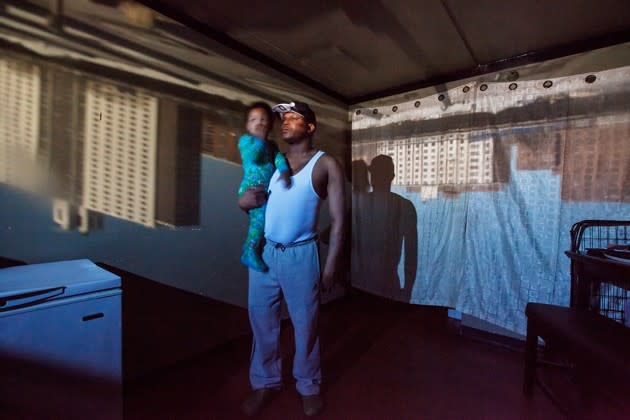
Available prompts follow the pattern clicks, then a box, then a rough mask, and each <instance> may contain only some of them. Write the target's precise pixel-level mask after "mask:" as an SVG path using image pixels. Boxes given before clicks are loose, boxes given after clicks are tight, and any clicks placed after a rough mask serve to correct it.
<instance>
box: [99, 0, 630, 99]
mask: <svg viewBox="0 0 630 420" xmlns="http://www.w3.org/2000/svg"><path fill="white" fill-rule="evenodd" d="M102 1H106V0H102ZM109 1H110V2H111V0H109ZM114 2H115V1H114ZM142 2H143V3H145V4H147V5H150V6H152V7H154V8H156V9H157V10H159V11H161V12H162V13H164V14H166V15H169V16H170V17H173V18H175V19H177V20H180V21H183V22H184V23H186V24H187V25H194V26H195V27H196V28H199V29H205V30H206V33H208V34H211V35H212V36H214V37H216V38H218V39H220V40H223V42H225V43H227V44H229V45H232V46H236V47H237V48H240V50H241V51H245V52H246V53H248V54H249V55H250V56H255V57H257V58H258V59H260V60H262V61H264V62H266V63H267V64H269V63H271V64H272V65H274V66H275V67H276V68H281V69H282V70H283V71H286V72H291V73H293V74H296V75H298V77H300V78H302V79H304V80H307V81H309V82H311V84H316V85H318V86H319V87H321V88H322V89H324V90H327V91H328V93H332V94H333V95H336V96H337V97H340V98H342V99H343V100H344V101H345V102H347V103H356V102H359V101H360V100H363V99H369V98H376V97H379V96H384V95H386V94H389V93H397V92H402V91H405V90H410V89H413V88H417V87H422V86H427V85H433V84H438V83H441V82H445V81H450V80H454V79H458V78H462V77H466V76H471V75H475V74H481V73H485V72H489V71H496V70H499V69H502V68H505V67H508V66H515V65H518V64H523V63H527V62H530V61H538V60H541V59H546V58H555V57H559V56H563V55H568V54H571V53H575V52H580V51H584V50H588V49H593V48H595V47H601V46H606V45H611V44H614V43H619V42H622V41H628V40H630V2H629V1H627V0H601V1H596V2H594V1H585V0H549V1H522V0H521V1H517V0H478V1H469V0H421V1H417V0H388V1H384V0H369V1H353V0H346V1H343V0H337V1H313V2H296V1H294V0H275V1H266V2H263V1H251V0H231V1H206V2H200V1H196V0H143V1H142Z"/></svg>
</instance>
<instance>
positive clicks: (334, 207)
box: [322, 156, 345, 290]
mask: <svg viewBox="0 0 630 420" xmlns="http://www.w3.org/2000/svg"><path fill="white" fill-rule="evenodd" d="M326 170H327V174H328V176H327V178H328V184H327V188H326V191H327V194H328V205H329V210H330V219H331V220H330V242H329V245H328V256H327V258H326V265H325V266H324V271H323V273H322V287H323V288H324V290H328V289H330V288H331V287H332V286H333V284H334V281H335V277H336V275H337V271H338V268H339V265H340V264H339V263H340V261H339V258H340V257H341V251H342V243H343V240H344V238H343V232H344V228H345V227H344V224H345V217H344V212H345V204H344V200H345V194H344V175H343V170H342V169H341V165H339V162H337V160H336V159H335V158H333V157H332V156H330V157H329V158H328V159H326Z"/></svg>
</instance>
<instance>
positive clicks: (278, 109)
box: [271, 102, 304, 117]
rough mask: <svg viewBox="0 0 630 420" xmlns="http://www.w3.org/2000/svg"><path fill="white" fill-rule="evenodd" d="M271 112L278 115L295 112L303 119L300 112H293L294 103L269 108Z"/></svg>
mask: <svg viewBox="0 0 630 420" xmlns="http://www.w3.org/2000/svg"><path fill="white" fill-rule="evenodd" d="M271 110H272V111H273V112H277V113H279V114H280V115H284V114H285V113H286V112H295V113H296V114H298V115H300V116H302V117H304V115H302V114H301V113H300V112H298V111H296V110H295V102H289V103H288V104H278V105H276V106H274V107H273V108H271Z"/></svg>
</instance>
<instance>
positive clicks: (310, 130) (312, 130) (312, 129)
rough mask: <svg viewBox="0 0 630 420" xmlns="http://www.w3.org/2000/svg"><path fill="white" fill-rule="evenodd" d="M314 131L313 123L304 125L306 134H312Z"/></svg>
mask: <svg viewBox="0 0 630 420" xmlns="http://www.w3.org/2000/svg"><path fill="white" fill-rule="evenodd" d="M314 131H315V124H313V123H308V124H307V125H306V132H307V133H308V134H313V132H314Z"/></svg>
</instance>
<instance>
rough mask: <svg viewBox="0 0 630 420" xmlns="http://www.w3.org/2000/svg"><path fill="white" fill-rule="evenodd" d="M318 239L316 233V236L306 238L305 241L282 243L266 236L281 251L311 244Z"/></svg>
mask: <svg viewBox="0 0 630 420" xmlns="http://www.w3.org/2000/svg"><path fill="white" fill-rule="evenodd" d="M317 239H318V236H317V235H315V236H313V237H312V238H310V239H305V240H303V241H297V242H291V243H288V244H281V243H280V242H274V241H272V240H271V239H266V238H265V241H266V242H267V243H268V244H269V245H271V246H272V247H274V248H276V249H279V250H280V251H282V252H284V250H285V249H287V248H295V247H296V246H302V245H306V244H309V243H311V242H315V241H317Z"/></svg>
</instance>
